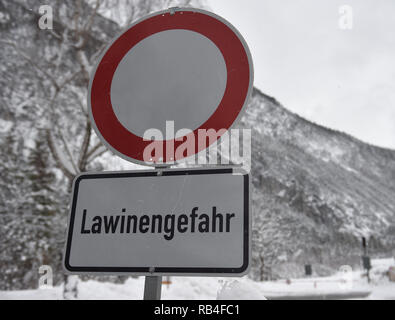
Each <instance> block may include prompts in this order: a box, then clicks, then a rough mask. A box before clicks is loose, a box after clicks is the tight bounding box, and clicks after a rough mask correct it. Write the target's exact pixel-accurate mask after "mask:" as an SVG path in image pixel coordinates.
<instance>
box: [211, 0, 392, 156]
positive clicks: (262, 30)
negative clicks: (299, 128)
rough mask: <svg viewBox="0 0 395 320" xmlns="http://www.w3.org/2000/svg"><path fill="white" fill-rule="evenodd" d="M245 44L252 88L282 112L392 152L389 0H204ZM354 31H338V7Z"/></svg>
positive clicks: (390, 18) (339, 15) (390, 4)
mask: <svg viewBox="0 0 395 320" xmlns="http://www.w3.org/2000/svg"><path fill="white" fill-rule="evenodd" d="M207 2H208V4H209V5H210V7H211V8H212V9H213V11H214V12H216V13H217V14H219V15H221V16H223V17H224V18H225V19H227V20H228V21H229V22H231V23H232V24H233V25H234V26H235V27H236V28H237V29H238V30H239V31H240V32H241V34H242V35H243V36H244V38H245V39H246V41H247V43H248V45H249V47H250V50H251V53H252V56H253V61H254V67H255V86H256V87H258V88H259V89H261V90H262V91H263V92H265V93H267V94H269V95H272V96H274V97H275V98H276V99H277V100H279V101H280V102H281V103H282V104H283V105H284V106H285V107H286V108H288V109H290V110H292V111H294V112H296V113H298V114H300V115H301V116H304V117H305V118H308V119H310V120H313V121H315V122H317V123H319V124H322V125H325V126H327V127H331V128H334V129H338V130H341V131H345V132H347V133H350V134H352V135H354V136H356V137H357V138H359V139H361V140H364V141H366V142H369V143H373V144H376V145H379V146H383V147H390V148H394V149H395V1H394V0H379V1H374V0H354V1H352V0H347V1H338V0H245V1H240V0H207ZM342 5H350V6H351V8H352V9H353V12H352V13H353V28H352V29H351V30H343V29H341V28H340V27H339V19H340V17H341V14H340V13H339V7H340V6H342Z"/></svg>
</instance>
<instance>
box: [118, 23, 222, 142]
mask: <svg viewBox="0 0 395 320" xmlns="http://www.w3.org/2000/svg"><path fill="white" fill-rule="evenodd" d="M226 82H227V69H226V64H225V60H224V58H223V55H222V53H221V52H220V50H219V49H218V47H217V46H216V45H215V44H214V43H213V42H212V41H211V40H210V39H208V38H207V37H205V36H204V35H202V34H199V33H197V32H194V31H190V30H183V29H173V30H166V31H162V32H159V33H156V34H153V35H151V36H149V37H147V38H145V39H143V40H142V41H140V42H139V43H138V44H137V45H135V46H134V47H133V48H132V49H131V50H130V51H129V52H128V53H127V54H126V55H125V56H124V57H123V59H122V60H121V62H120V63H119V65H118V67H117V69H116V71H115V73H114V76H113V80H112V83H111V104H112V106H113V110H114V113H115V115H116V117H117V119H118V121H119V122H120V123H121V124H122V125H123V126H124V127H125V128H126V129H127V130H129V131H130V132H132V133H134V134H135V135H137V136H140V137H143V135H144V132H145V131H146V130H148V129H151V128H155V129H159V130H161V132H162V133H163V135H165V132H166V130H165V128H166V121H174V129H175V132H177V130H179V129H183V128H187V129H191V130H195V129H197V128H199V127H200V126H201V125H202V124H203V123H204V122H205V121H206V120H207V119H209V118H210V116H211V115H212V114H213V113H214V111H215V110H216V108H217V107H218V105H219V103H220V102H221V100H222V98H223V95H224V92H225V88H226ZM169 93H171V94H169ZM161 106H165V107H166V108H162V107H161ZM164 119H166V121H163V120H164ZM147 124H149V125H150V126H151V127H150V128H148V127H147ZM180 136H182V134H181V135H180ZM176 137H177V135H176Z"/></svg>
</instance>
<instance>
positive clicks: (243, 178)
mask: <svg viewBox="0 0 395 320" xmlns="http://www.w3.org/2000/svg"><path fill="white" fill-rule="evenodd" d="M249 180H250V179H249V175H248V174H246V173H244V172H242V171H241V170H239V169H232V168H221V169H188V170H179V169H172V170H146V171H124V172H109V173H88V174H81V175H79V176H78V177H77V178H76V179H75V180H74V186H73V199H72V205H71V212H70V218H69V228H68V233H67V243H66V250H65V256H64V267H65V269H66V271H67V272H68V273H75V274H81V273H99V274H139V275H154V274H155V275H221V276H225V275H227V274H228V275H230V276H235V275H242V274H245V273H246V272H247V271H248V267H249V261H250V233H251V232H250V230H251V218H250V194H249V193H250V191H249V190H250V181H249Z"/></svg>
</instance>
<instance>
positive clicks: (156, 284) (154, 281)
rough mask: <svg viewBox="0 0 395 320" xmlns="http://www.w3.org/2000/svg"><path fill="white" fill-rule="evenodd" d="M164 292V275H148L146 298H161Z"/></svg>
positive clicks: (145, 284) (145, 289)
mask: <svg viewBox="0 0 395 320" xmlns="http://www.w3.org/2000/svg"><path fill="white" fill-rule="evenodd" d="M161 293H162V277H161V276H146V277H145V283H144V300H160V296H161Z"/></svg>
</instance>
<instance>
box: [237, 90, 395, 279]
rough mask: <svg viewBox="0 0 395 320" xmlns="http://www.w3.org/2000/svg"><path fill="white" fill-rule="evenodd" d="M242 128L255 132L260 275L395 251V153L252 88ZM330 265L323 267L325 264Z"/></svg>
mask: <svg viewBox="0 0 395 320" xmlns="http://www.w3.org/2000/svg"><path fill="white" fill-rule="evenodd" d="M241 126H242V127H245V128H252V130H253V133H252V176H253V184H254V197H253V203H254V206H253V208H254V216H255V223H254V261H255V263H254V266H255V268H254V275H255V277H257V278H259V274H260V272H261V269H262V268H261V263H262V259H261V258H262V255H260V254H259V252H262V253H263V259H264V261H265V262H264V264H265V265H266V266H265V267H264V269H265V271H266V273H265V274H264V277H267V276H269V277H270V275H272V276H273V277H275V276H283V277H284V276H296V275H301V274H302V271H303V269H302V266H303V265H304V264H307V263H311V264H313V269H314V270H315V271H317V272H318V274H327V272H328V271H329V270H327V269H326V267H325V266H331V267H336V268H337V267H339V266H340V265H341V264H359V262H360V256H361V236H365V237H370V240H369V250H370V253H371V254H373V255H380V254H381V253H389V254H392V255H393V254H394V253H395V151H393V150H387V149H382V148H379V147H375V146H371V145H368V144H366V143H363V142H361V141H359V140H357V139H355V138H353V137H351V136H349V135H347V134H344V133H341V132H337V131H333V130H330V129H327V128H324V127H322V126H319V125H316V124H314V123H311V122H309V121H307V120H305V119H303V118H301V117H299V116H298V115H296V114H293V113H291V112H290V111H288V110H286V109H285V108H284V107H283V106H281V105H280V104H279V103H278V102H277V101H276V100H275V99H273V98H271V97H269V96H267V95H265V94H263V93H261V92H260V91H259V90H254V94H253V97H252V100H251V103H250V105H249V107H248V109H247V114H246V116H245V117H244V118H243V119H242V123H241ZM324 265H325V266H324Z"/></svg>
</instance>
